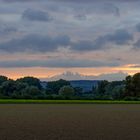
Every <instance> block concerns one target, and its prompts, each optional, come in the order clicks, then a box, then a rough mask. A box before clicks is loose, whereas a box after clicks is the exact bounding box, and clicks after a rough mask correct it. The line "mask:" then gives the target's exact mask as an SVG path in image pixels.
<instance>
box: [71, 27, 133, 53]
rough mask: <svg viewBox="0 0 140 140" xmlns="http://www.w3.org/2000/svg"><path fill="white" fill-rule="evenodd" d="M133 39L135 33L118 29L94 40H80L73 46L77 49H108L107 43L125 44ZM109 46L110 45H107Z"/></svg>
mask: <svg viewBox="0 0 140 140" xmlns="http://www.w3.org/2000/svg"><path fill="white" fill-rule="evenodd" d="M132 40H133V35H132V34H130V33H129V32H128V31H126V30H117V31H116V32H115V33H114V34H107V35H105V36H100V37H98V38H97V39H96V40H94V41H78V42H77V43H74V44H73V45H72V46H71V49H72V50H76V51H91V50H101V49H106V45H107V43H113V44H116V45H125V44H128V43H129V41H132ZM107 47H108V46H107Z"/></svg>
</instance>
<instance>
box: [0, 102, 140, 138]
mask: <svg viewBox="0 0 140 140" xmlns="http://www.w3.org/2000/svg"><path fill="white" fill-rule="evenodd" d="M0 140H140V105H139V104H137V105H134V104H132V105H131V104H128V105H127V104H124V105H123V104H120V105H119V104H97V105H96V104H52V105H51V104H11V105H10V104H1V105H0Z"/></svg>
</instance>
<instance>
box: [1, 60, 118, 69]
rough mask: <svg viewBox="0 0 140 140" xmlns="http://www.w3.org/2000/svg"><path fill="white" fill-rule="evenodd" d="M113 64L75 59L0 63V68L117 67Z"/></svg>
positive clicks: (116, 64)
mask: <svg viewBox="0 0 140 140" xmlns="http://www.w3.org/2000/svg"><path fill="white" fill-rule="evenodd" d="M118 65H119V64H118V63H115V62H102V61H91V60H77V59H55V60H54V59H53V60H28V61H27V60H17V61H0V67H5V68H11V67H13V68H14V67H50V68H74V67H77V68H78V67H81V68H82V67H83V68H84V67H104V66H107V67H113V66H118Z"/></svg>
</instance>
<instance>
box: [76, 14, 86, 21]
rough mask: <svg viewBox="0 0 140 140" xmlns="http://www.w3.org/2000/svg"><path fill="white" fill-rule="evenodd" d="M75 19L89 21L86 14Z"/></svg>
mask: <svg viewBox="0 0 140 140" xmlns="http://www.w3.org/2000/svg"><path fill="white" fill-rule="evenodd" d="M74 17H75V19H77V20H86V19H87V16H86V15H84V14H78V15H75V16H74Z"/></svg>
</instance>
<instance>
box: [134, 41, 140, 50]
mask: <svg viewBox="0 0 140 140" xmlns="http://www.w3.org/2000/svg"><path fill="white" fill-rule="evenodd" d="M133 48H134V49H140V39H139V40H138V41H137V42H136V43H134V44H133Z"/></svg>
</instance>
